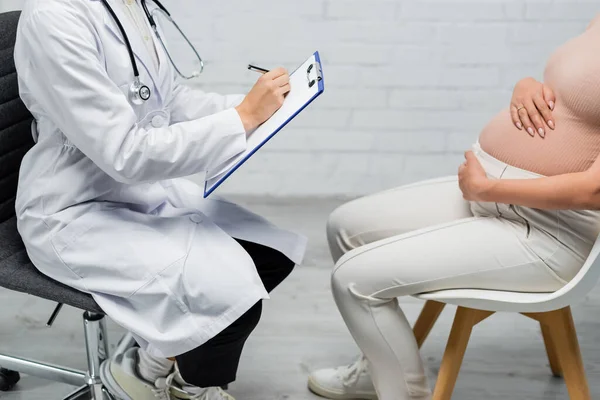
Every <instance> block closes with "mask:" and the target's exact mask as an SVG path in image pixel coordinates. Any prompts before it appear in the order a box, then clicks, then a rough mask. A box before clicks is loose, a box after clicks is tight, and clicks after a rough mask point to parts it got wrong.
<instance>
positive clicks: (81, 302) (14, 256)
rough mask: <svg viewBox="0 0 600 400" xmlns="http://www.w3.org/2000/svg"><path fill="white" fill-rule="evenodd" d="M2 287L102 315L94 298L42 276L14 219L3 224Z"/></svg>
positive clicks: (0, 252)
mask: <svg viewBox="0 0 600 400" xmlns="http://www.w3.org/2000/svg"><path fill="white" fill-rule="evenodd" d="M0 243H1V245H0V286H1V287H5V288H6V289H10V290H14V291H17V292H22V293H27V294H30V295H33V296H36V297H41V298H44V299H47V300H52V301H56V302H57V303H64V304H68V305H70V306H73V307H76V308H80V309H82V310H86V311H90V312H94V313H103V311H102V309H101V308H100V306H98V304H96V302H95V301H94V299H93V298H92V296H90V295H89V294H86V293H82V292H80V291H78V290H75V289H73V288H70V287H68V286H65V285H63V284H62V283H59V282H57V281H55V280H53V279H50V278H48V277H47V276H45V275H43V274H42V273H40V272H39V271H38V270H37V268H35V267H34V265H33V264H32V263H31V261H30V260H29V257H27V252H26V251H25V247H24V245H23V242H22V241H21V237H20V236H19V234H18V232H17V219H16V218H15V217H13V218H11V219H9V220H8V221H6V222H2V223H0Z"/></svg>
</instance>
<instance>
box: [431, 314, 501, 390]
mask: <svg viewBox="0 0 600 400" xmlns="http://www.w3.org/2000/svg"><path fill="white" fill-rule="evenodd" d="M492 314H494V313H493V312H491V311H481V310H474V309H470V308H464V307H458V310H456V316H455V317H454V324H453V325H452V331H451V332H450V337H449V338H448V345H447V346H446V351H445V353H444V358H443V359H442V366H441V367H440V372H439V374H438V379H437V382H436V385H435V391H434V393H433V400H450V399H451V398H452V392H454V387H455V385H456V380H457V379H458V373H459V371H460V367H461V365H462V361H463V358H464V356H465V351H466V350H467V344H468V343H469V338H470V337H471V332H472V331H473V327H474V326H475V325H477V324H478V323H480V322H481V321H483V320H484V319H486V318H488V317H489V316H490V315H492Z"/></svg>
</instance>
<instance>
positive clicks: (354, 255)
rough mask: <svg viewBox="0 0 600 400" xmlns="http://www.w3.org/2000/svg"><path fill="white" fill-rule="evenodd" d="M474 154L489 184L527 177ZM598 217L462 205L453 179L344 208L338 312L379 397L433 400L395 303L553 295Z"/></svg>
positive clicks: (335, 239) (340, 212)
mask: <svg viewBox="0 0 600 400" xmlns="http://www.w3.org/2000/svg"><path fill="white" fill-rule="evenodd" d="M474 151H475V154H476V156H477V157H478V159H479V160H480V162H481V163H482V165H483V167H484V168H485V170H486V172H487V174H488V176H489V177H490V178H494V179H531V178H536V177H539V175H535V174H533V173H531V172H527V171H523V170H520V169H517V168H513V167H510V166H508V165H506V164H504V163H501V162H500V161H498V160H496V159H494V158H493V157H491V156H490V155H488V154H486V153H484V152H483V151H482V150H481V148H480V147H479V146H478V145H475V146H474ZM599 221H600V213H598V212H592V211H542V210H534V209H530V208H524V207H519V206H512V205H506V204H496V203H469V202H467V201H465V200H463V196H462V193H461V191H460V190H459V187H458V182H457V178H456V177H451V178H444V179H438V180H432V181H427V182H422V183H418V184H414V185H409V186H405V187H400V188H398V189H394V190H390V191H387V192H383V193H379V194H376V195H373V196H369V197H366V198H362V199H358V200H355V201H353V202H350V203H348V204H346V205H344V206H342V207H340V208H339V209H337V210H336V211H335V212H334V213H333V214H332V215H331V218H330V221H329V224H328V229H327V233H328V240H329V244H330V248H331V252H332V255H333V257H334V259H335V260H336V261H337V264H336V266H335V270H334V273H333V278H332V288H333V293H334V297H335V300H336V303H337V306H338V308H339V310H340V312H341V314H342V316H343V318H344V320H345V322H346V324H347V326H348V328H349V330H350V332H351V334H352V336H353V337H354V339H355V340H356V342H357V344H358V345H359V347H360V348H361V350H362V351H363V353H364V354H365V356H366V358H367V359H368V360H369V363H370V366H371V374H372V378H373V383H374V384H375V387H376V389H377V392H378V395H379V399H380V400H407V399H430V398H431V391H430V389H429V385H428V383H427V379H426V376H425V373H424V368H423V363H422V361H421V358H420V356H419V352H418V349H417V344H416V341H415V338H414V336H413V332H412V329H411V327H410V325H409V323H408V321H407V319H406V317H405V316H404V314H403V313H402V311H401V310H400V308H399V306H398V303H397V301H396V298H397V297H399V296H407V295H413V294H418V293H423V292H429V291H435V290H442V289H458V288H474V289H491V290H509V291H523V292H553V291H556V290H557V289H559V288H561V287H562V286H564V285H565V283H566V282H568V281H569V280H570V279H572V278H573V276H574V275H575V274H576V273H577V272H578V270H579V269H580V268H581V266H582V265H583V263H584V261H585V259H586V257H587V255H588V254H589V252H590V251H591V248H592V245H593V243H594V241H595V239H596V237H597V236H598V233H599V232H600V222H599Z"/></svg>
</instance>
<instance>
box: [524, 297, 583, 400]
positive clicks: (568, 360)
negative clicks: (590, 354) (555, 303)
mask: <svg viewBox="0 0 600 400" xmlns="http://www.w3.org/2000/svg"><path fill="white" fill-rule="evenodd" d="M523 315H525V316H526V317H529V318H532V319H534V320H536V321H538V322H540V324H542V326H543V327H544V329H545V331H546V334H547V335H548V339H549V340H548V342H547V344H546V345H547V346H548V345H550V346H551V347H550V351H548V355H549V357H550V362H551V364H552V363H553V362H554V363H555V366H554V367H553V369H554V368H557V369H559V370H560V371H561V372H562V375H563V376H564V378H565V383H566V384H567V390H568V391H569V397H570V400H591V399H592V396H591V394H590V389H589V385H588V381H587V377H586V374H585V367H584V365H583V359H582V357H581V349H580V348H579V341H578V340H577V332H576V330H575V323H574V321H573V314H572V313H571V308H570V307H567V308H563V309H562V310H556V311H551V312H547V313H530V314H523ZM553 357H554V360H553Z"/></svg>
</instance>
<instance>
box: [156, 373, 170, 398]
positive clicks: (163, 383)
mask: <svg viewBox="0 0 600 400" xmlns="http://www.w3.org/2000/svg"><path fill="white" fill-rule="evenodd" d="M173 379H175V372H173V373H171V374H169V375H168V376H167V377H166V378H159V379H157V381H156V383H155V384H154V386H155V387H156V388H155V389H152V393H153V394H154V397H156V398H157V399H159V400H171V386H173Z"/></svg>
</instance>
